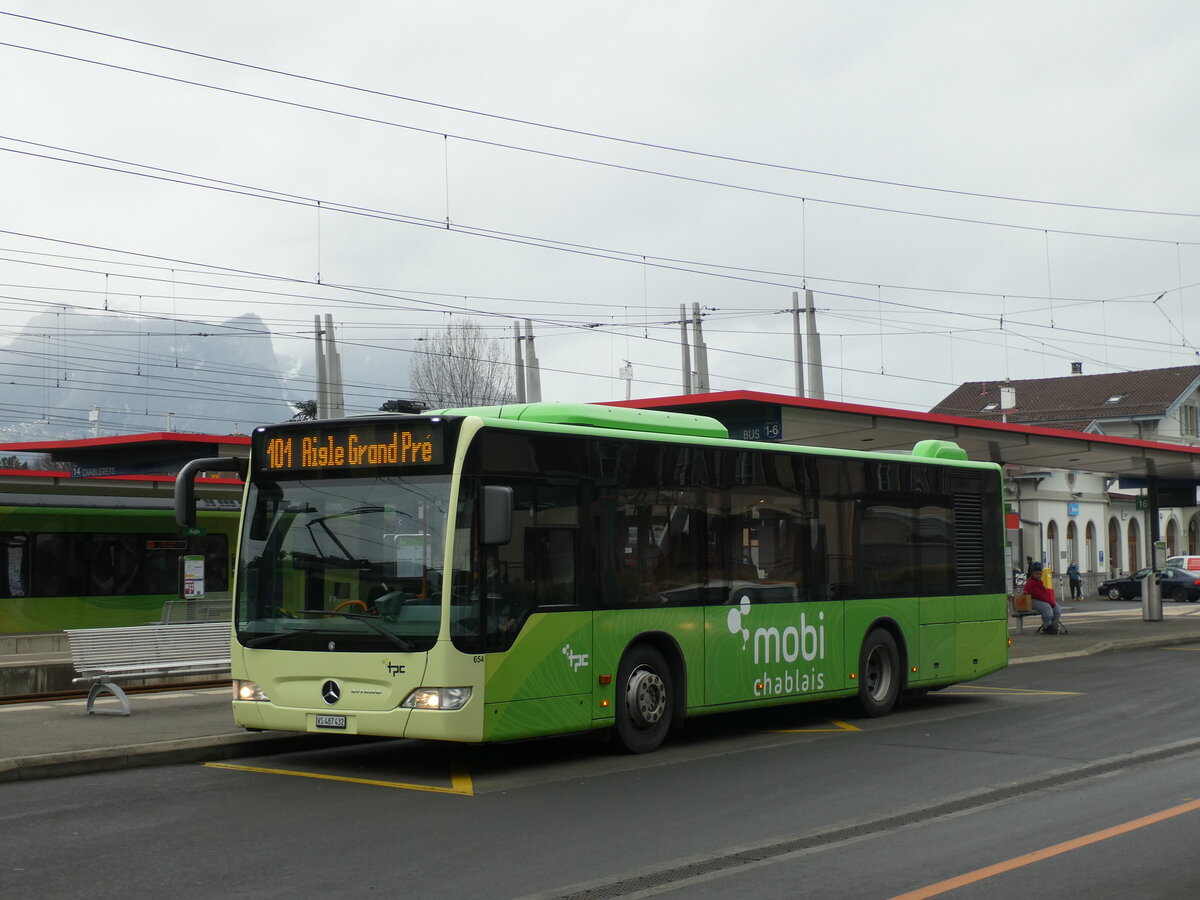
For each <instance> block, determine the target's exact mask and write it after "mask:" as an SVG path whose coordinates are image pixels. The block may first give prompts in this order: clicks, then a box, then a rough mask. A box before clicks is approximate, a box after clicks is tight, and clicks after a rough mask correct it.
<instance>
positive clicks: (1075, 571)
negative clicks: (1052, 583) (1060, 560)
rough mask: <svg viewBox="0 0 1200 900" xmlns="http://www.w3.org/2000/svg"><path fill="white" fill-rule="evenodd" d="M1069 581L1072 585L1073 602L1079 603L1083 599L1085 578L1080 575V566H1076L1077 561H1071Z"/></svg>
mask: <svg viewBox="0 0 1200 900" xmlns="http://www.w3.org/2000/svg"><path fill="white" fill-rule="evenodd" d="M1067 581H1069V582H1070V583H1071V600H1072V601H1073V602H1075V603H1078V602H1079V601H1080V600H1082V599H1083V576H1082V575H1080V574H1079V566H1077V565H1076V564H1075V560H1071V564H1070V565H1069V566H1067Z"/></svg>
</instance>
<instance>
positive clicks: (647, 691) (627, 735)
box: [616, 644, 672, 753]
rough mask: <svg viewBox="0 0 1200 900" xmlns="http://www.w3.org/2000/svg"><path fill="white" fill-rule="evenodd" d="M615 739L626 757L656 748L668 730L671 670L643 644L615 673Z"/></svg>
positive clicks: (631, 653) (623, 661)
mask: <svg viewBox="0 0 1200 900" xmlns="http://www.w3.org/2000/svg"><path fill="white" fill-rule="evenodd" d="M616 699H617V736H618V737H619V738H620V739H621V743H622V744H623V745H624V747H625V749H626V750H628V751H629V752H630V753H649V752H650V751H651V750H655V749H657V748H658V746H659V744H661V743H662V742H663V739H664V738H665V737H666V736H667V731H668V730H669V729H670V727H671V703H672V685H671V670H670V668H669V667H668V666H667V661H666V660H665V659H663V655H662V654H661V653H659V652H658V651H657V650H655V649H654V648H653V647H651V646H649V645H647V644H639V645H638V646H636V647H633V648H632V649H631V650H630V651H629V652H628V653H626V654H625V658H624V659H622V660H621V666H620V668H619V669H618V670H617V698H616Z"/></svg>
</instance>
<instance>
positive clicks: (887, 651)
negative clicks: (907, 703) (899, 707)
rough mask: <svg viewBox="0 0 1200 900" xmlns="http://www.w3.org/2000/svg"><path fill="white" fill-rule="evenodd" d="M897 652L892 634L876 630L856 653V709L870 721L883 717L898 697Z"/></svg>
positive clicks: (899, 678) (898, 670)
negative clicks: (869, 718) (868, 717)
mask: <svg viewBox="0 0 1200 900" xmlns="http://www.w3.org/2000/svg"><path fill="white" fill-rule="evenodd" d="M902 681H903V678H902V676H901V672H900V651H899V649H898V648H897V647H896V639H895V638H894V637H892V635H891V632H888V631H885V630H884V629H882V628H876V629H875V630H874V631H872V632H871V633H870V634H868V635H867V639H866V640H865V641H863V644H862V649H861V650H860V651H859V653H858V706H859V709H861V710H862V712H863V714H864V715H867V716H871V717H872V718H874V717H878V716H886V715H887V714H888V713H890V712H891V711H892V707H893V706H895V705H896V698H897V697H899V696H900V688H901V686H902V685H901V682H902Z"/></svg>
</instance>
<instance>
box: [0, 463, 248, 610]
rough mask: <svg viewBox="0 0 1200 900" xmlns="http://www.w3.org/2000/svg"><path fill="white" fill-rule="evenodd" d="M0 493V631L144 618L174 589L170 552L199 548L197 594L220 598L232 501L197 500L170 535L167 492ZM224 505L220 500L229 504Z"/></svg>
mask: <svg viewBox="0 0 1200 900" xmlns="http://www.w3.org/2000/svg"><path fill="white" fill-rule="evenodd" d="M5 500H6V501H7V502H3V501H0V551H2V552H3V554H4V557H3V566H2V567H0V634H27V633H41V632H55V631H63V630H64V629H68V628H99V627H105V626H113V627H115V626H121V625H144V624H146V623H147V622H152V621H155V620H157V619H159V617H160V615H161V614H162V611H163V603H164V602H165V601H167V600H173V599H176V598H178V597H179V585H180V560H181V558H182V557H183V556H185V555H196V556H203V557H204V562H205V572H206V592H207V593H206V596H207V597H208V598H209V599H220V598H222V597H224V598H229V597H230V596H231V595H230V593H229V591H230V586H231V581H232V578H231V575H232V556H231V551H232V550H233V548H234V544H235V542H236V538H237V528H238V521H239V518H240V517H239V515H238V511H237V509H236V507H237V506H238V504H237V503H235V502H232V501H229V500H220V501H216V500H206V501H204V502H203V504H202V506H203V508H202V509H201V510H200V515H199V522H200V526H201V528H202V529H203V531H204V532H205V533H204V534H203V535H200V536H195V537H183V536H182V535H180V533H179V531H178V529H177V527H176V525H175V518H174V516H173V514H172V509H171V503H170V497H169V496H168V497H166V498H164V499H161V500H158V499H148V498H138V497H121V496H114V495H108V496H100V495H88V494H81V493H75V492H73V491H72V490H71V488H70V486H69V485H68V486H58V487H57V488H56V489H55V490H54V491H52V492H44V493H37V494H34V493H29V494H21V495H16V494H14V495H9V496H7V497H6V498H5ZM231 506H232V507H234V508H232V509H230V507H231Z"/></svg>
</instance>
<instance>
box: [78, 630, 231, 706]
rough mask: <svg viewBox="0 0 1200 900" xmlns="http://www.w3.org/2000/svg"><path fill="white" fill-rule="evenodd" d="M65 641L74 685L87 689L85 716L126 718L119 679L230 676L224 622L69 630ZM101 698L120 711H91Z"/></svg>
mask: <svg viewBox="0 0 1200 900" xmlns="http://www.w3.org/2000/svg"><path fill="white" fill-rule="evenodd" d="M67 640H68V642H69V643H70V646H71V662H72V663H73V664H74V666H75V671H77V672H78V673H79V677H78V678H76V679H74V682H75V683H76V684H80V683H90V684H91V686H92V687H91V690H90V691H88V700H87V711H88V715H95V714H96V713H98V712H99V713H104V714H106V715H119V716H127V715H129V697H128V696H127V695H126V694H125V691H123V690H122V689H121V686H120V685H118V684H117V680H118V679H127V678H146V677H150V676H156V675H204V674H217V673H221V672H228V671H229V640H230V626H229V623H228V622H193V623H188V624H183V625H134V626H132V627H129V628H80V629H68V630H67ZM102 694H112V696H113V697H115V698H116V699H117V700H118V701H119V702H120V704H121V708H120V710H119V711H118V710H104V709H100V710H97V709H93V705H94V704H95V702H96V698H97V697H99V696H101V695H102Z"/></svg>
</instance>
